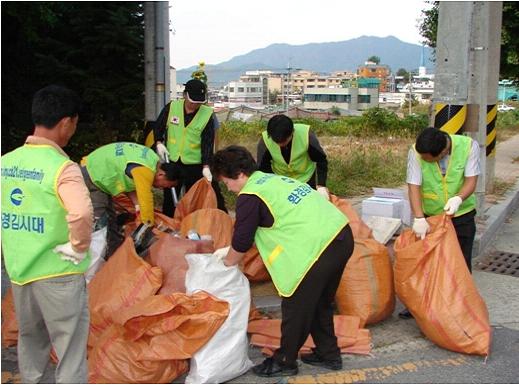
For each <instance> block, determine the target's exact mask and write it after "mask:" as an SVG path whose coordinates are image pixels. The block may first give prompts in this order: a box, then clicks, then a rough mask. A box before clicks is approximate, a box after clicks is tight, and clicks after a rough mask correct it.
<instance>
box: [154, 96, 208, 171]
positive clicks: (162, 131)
mask: <svg viewBox="0 0 519 388" xmlns="http://www.w3.org/2000/svg"><path fill="white" fill-rule="evenodd" d="M170 106H171V102H170V103H169V104H167V105H166V106H165V107H164V108H162V111H161V112H160V114H159V117H158V118H157V121H156V122H155V128H154V130H153V136H154V138H155V141H161V142H162V143H164V144H166V140H167V135H168V123H167V121H168V116H169V108H170ZM195 115H196V112H193V113H189V114H188V113H186V111H185V110H184V126H188V125H189V123H190V122H191V120H193V118H194V117H195ZM215 118H216V117H215V115H214V113H213V115H212V116H211V118H210V119H209V121H208V122H207V124H206V126H205V128H204V130H203V131H202V134H201V136H200V145H201V152H202V164H207V165H208V164H210V163H211V161H212V158H213V154H214V137H215V122H216V121H215Z"/></svg>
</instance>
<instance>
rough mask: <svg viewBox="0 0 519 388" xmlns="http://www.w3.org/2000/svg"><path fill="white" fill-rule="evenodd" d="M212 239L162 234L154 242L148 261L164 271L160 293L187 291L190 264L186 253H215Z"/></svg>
mask: <svg viewBox="0 0 519 388" xmlns="http://www.w3.org/2000/svg"><path fill="white" fill-rule="evenodd" d="M213 252H214V246H213V242H212V241H203V240H202V241H196V240H188V239H185V238H181V237H174V236H172V235H170V234H166V233H164V234H162V235H161V236H160V238H159V239H158V241H157V242H155V243H153V244H152V245H151V247H150V250H149V255H148V257H147V258H146V261H147V262H148V263H150V264H151V265H153V266H154V267H159V268H160V269H161V270H162V273H163V279H162V287H161V288H160V290H159V292H158V293H159V294H161V295H168V294H171V293H173V292H186V271H187V270H188V268H189V266H188V264H187V261H186V258H185V255H186V254H188V253H213Z"/></svg>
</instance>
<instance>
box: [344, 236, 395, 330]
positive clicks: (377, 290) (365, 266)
mask: <svg viewBox="0 0 519 388" xmlns="http://www.w3.org/2000/svg"><path fill="white" fill-rule="evenodd" d="M335 301H336V303H337V309H338V310H339V313H340V314H344V315H354V316H357V317H359V318H360V326H361V327H364V326H365V325H366V324H372V323H376V322H379V321H382V320H384V319H386V318H387V317H389V316H391V314H392V313H393V311H394V309H395V290H394V285H393V268H392V265H391V259H390V257H389V253H388V250H387V248H386V247H385V246H384V245H382V244H381V243H379V242H378V241H376V240H374V239H372V238H365V239H355V248H354V250H353V254H352V256H351V257H350V259H349V260H348V263H347V264H346V268H345V269H344V272H343V274H342V278H341V281H340V283H339V287H338V289H337V293H336V294H335Z"/></svg>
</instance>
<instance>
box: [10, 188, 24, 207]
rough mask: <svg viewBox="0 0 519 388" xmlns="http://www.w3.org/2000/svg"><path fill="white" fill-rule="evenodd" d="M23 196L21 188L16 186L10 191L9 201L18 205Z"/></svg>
mask: <svg viewBox="0 0 519 388" xmlns="http://www.w3.org/2000/svg"><path fill="white" fill-rule="evenodd" d="M24 197H25V196H24V195H23V191H22V189H20V188H18V187H17V188H15V189H13V191H11V202H12V203H13V205H14V206H20V205H21V204H22V199H23V198H24Z"/></svg>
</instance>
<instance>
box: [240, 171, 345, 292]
mask: <svg viewBox="0 0 519 388" xmlns="http://www.w3.org/2000/svg"><path fill="white" fill-rule="evenodd" d="M241 194H254V195H256V196H258V197H259V198H260V199H261V200H262V201H263V202H264V203H265V204H266V205H267V206H268V208H269V210H270V212H271V213H272V216H273V217H274V224H273V225H272V226H271V227H261V226H260V227H258V228H257V230H256V234H255V236H254V242H255V243H256V246H257V247H258V251H259V253H260V255H261V258H262V259H263V262H264V264H265V266H266V267H267V270H268V271H269V273H270V276H271V277H272V281H273V283H274V285H275V286H276V289H277V290H278V292H279V294H280V295H281V296H284V297H289V296H291V295H292V294H293V293H294V291H295V290H296V289H297V287H298V285H299V283H300V282H301V281H302V280H303V278H304V277H305V275H306V273H307V272H308V271H309V270H310V268H311V267H312V266H313V264H314V263H315V262H316V261H317V259H318V258H319V256H320V255H321V254H322V253H323V251H324V250H325V249H326V248H327V247H328V245H329V244H330V243H331V242H332V241H333V240H334V239H335V237H336V236H337V234H338V233H339V232H340V231H341V229H342V228H344V227H345V226H346V225H347V224H348V222H349V221H348V218H347V217H346V216H345V215H344V214H343V213H342V212H340V211H339V210H338V209H337V208H336V207H335V206H334V205H333V204H332V203H330V202H329V201H327V200H326V199H324V198H323V197H322V196H321V195H320V194H319V193H317V191H315V190H313V189H312V188H311V187H310V186H308V185H307V184H306V183H301V182H299V181H296V180H293V179H291V178H288V177H284V176H279V175H274V174H266V173H263V172H260V171H256V172H254V173H253V174H252V175H251V176H250V177H249V179H248V180H247V183H246V184H245V186H244V187H243V188H242V190H241V191H240V193H239V194H238V195H241Z"/></svg>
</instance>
